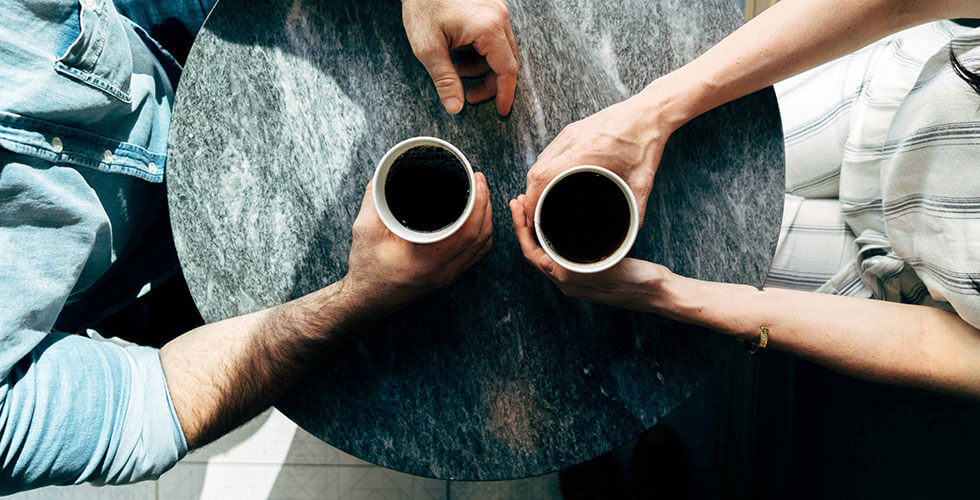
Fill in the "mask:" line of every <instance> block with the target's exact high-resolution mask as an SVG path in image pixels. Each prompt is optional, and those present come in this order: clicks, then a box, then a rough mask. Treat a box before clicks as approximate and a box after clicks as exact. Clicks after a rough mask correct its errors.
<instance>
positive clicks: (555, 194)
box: [540, 172, 630, 264]
mask: <svg viewBox="0 0 980 500" xmlns="http://www.w3.org/2000/svg"><path fill="white" fill-rule="evenodd" d="M540 217H541V219H540V220H541V232H542V233H543V234H544V236H545V238H546V239H547V241H546V242H542V243H543V244H546V245H549V246H550V247H551V249H552V250H554V251H555V253H557V254H558V255H561V256H562V257H564V258H566V259H568V260H570V261H572V262H576V263H580V264H589V263H593V262H598V261H600V260H603V259H605V258H606V257H609V256H610V255H612V254H613V253H614V252H615V251H616V250H617V249H618V248H619V247H620V245H622V243H623V241H624V240H625V239H626V236H627V233H628V232H629V228H630V205H629V201H628V200H627V198H626V195H624V194H623V191H622V190H621V189H620V188H619V186H618V185H616V183H615V182H613V181H612V180H611V179H609V178H608V177H606V176H603V175H599V174H597V173H594V172H577V173H574V174H571V175H569V176H568V177H565V178H564V179H561V180H560V181H558V182H557V183H556V184H555V185H554V186H552V187H551V190H550V191H549V192H548V193H547V195H546V196H545V198H544V201H543V202H542V204H541V214H540Z"/></svg>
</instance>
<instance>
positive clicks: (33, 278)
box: [0, 149, 187, 494]
mask: <svg viewBox="0 0 980 500" xmlns="http://www.w3.org/2000/svg"><path fill="white" fill-rule="evenodd" d="M87 175H91V173H88V174H87ZM97 175H99V176H106V175H111V174H102V173H97ZM109 179H116V178H115V177H109ZM119 179H123V177H119ZM127 180H128V179H127ZM135 182H139V181H135ZM100 190H101V191H103V192H116V191H112V190H108V189H106V188H105V187H104V186H96V185H94V184H92V183H91V182H90V181H88V180H87V178H86V176H85V175H82V173H81V172H80V171H79V170H77V169H76V168H72V167H64V166H56V165H51V164H50V163H47V162H45V161H43V160H38V159H35V158H30V157H26V156H23V155H15V154H12V153H9V152H4V151H2V149H0V256H2V258H0V494H3V493H10V492H14V491H20V490H24V489H30V488H36V487H40V486H46V485H52V484H77V483H82V482H96V483H107V484H113V483H125V482H132V481H139V480H142V479H151V478H155V477H157V476H159V475H160V474H161V473H163V472H164V471H166V470H167V469H169V468H170V467H172V466H173V464H175V463H176V462H177V460H179V459H180V458H182V457H183V456H184V455H185V454H186V452H187V446H186V443H185V441H184V437H183V432H182V431H181V429H180V424H179V422H178V421H177V417H176V412H175V411H174V408H173V404H172V402H171V400H170V396H169V392H168V390H167V384H166V379H165V378H164V374H163V370H162V367H161V364H160V358H159V355H158V353H157V351H156V350H154V349H148V348H142V347H136V346H134V347H121V346H119V345H116V344H113V343H109V342H100V341H96V340H92V339H89V338H87V337H80V336H74V335H59V334H54V333H50V332H51V328H52V327H53V325H54V323H55V320H56V319H57V317H58V314H59V312H60V311H61V309H62V308H63V306H64V304H65V302H66V300H67V299H68V298H69V297H70V296H71V295H72V293H73V291H76V290H77V289H80V288H85V287H86V282H92V281H94V280H96V279H97V278H98V276H100V275H102V274H104V272H105V271H106V269H108V267H110V266H111V265H112V264H113V262H114V260H115V256H116V251H115V249H116V248H117V246H116V245H114V244H113V241H112V240H113V234H114V231H113V223H112V221H111V219H110V217H109V216H108V215H107V213H106V209H105V207H104V206H103V204H102V203H101V202H100V198H99V195H98V191H100ZM118 233H125V231H123V230H122V229H120V231H119V232H118ZM118 235H119V234H116V236H118Z"/></svg>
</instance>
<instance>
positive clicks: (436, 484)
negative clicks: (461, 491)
mask: <svg viewBox="0 0 980 500" xmlns="http://www.w3.org/2000/svg"><path fill="white" fill-rule="evenodd" d="M334 469H335V470H336V471H337V472H338V495H339V496H338V497H337V498H341V499H345V500H346V499H350V500H368V499H371V500H373V499H378V500H443V499H445V498H446V481H441V480H438V479H429V478H424V477H417V476H411V475H409V474H404V473H401V472H396V471H393V470H390V469H384V468H382V467H374V466H372V467H334Z"/></svg>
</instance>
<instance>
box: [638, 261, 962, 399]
mask: <svg viewBox="0 0 980 500" xmlns="http://www.w3.org/2000/svg"><path fill="white" fill-rule="evenodd" d="M664 290H665V292H664V293H663V294H662V295H660V296H658V297H655V298H653V299H652V300H653V302H654V304H655V310H658V311H659V312H662V313H664V314H666V315H668V316H671V317H673V318H675V319H678V320H681V321H685V322H689V323H694V324H698V325H701V326H705V327H708V328H711V329H713V330H717V331H720V332H723V333H727V334H729V335H733V336H736V337H739V338H742V339H745V340H758V338H759V334H760V327H762V326H766V327H768V328H769V332H770V333H769V347H770V348H775V349H780V350H783V351H787V352H790V353H793V354H796V355H798V356H801V357H804V358H807V359H810V360H812V361H814V362H817V363H820V364H822V365H824V366H827V367H829V368H832V369H834V370H837V371H840V372H843V373H847V374H849V375H853V376H856V377H860V378H864V379H869V380H875V381H879V382H887V383H893V384H901V385H911V386H919V387H927V388H930V389H934V390H939V391H944V392H952V393H957V394H962V395H969V396H971V397H974V398H977V397H980V331H978V330H977V329H975V328H973V327H972V326H970V325H969V324H968V323H966V322H965V321H963V320H962V319H961V318H959V317H958V316H957V315H956V314H953V313H950V312H947V311H943V310H940V309H936V308H932V307H925V306H917V305H910V304H898V303H894V302H884V301H878V300H868V299H859V298H854V297H840V296H834V295H826V294H817V293H808V292H799V291H792V290H780V289H767V290H762V291H760V290H756V289H755V288H753V287H750V286H745V285H731V284H724V283H708V282H703V281H698V280H693V279H689V278H682V277H675V278H671V279H670V280H669V284H668V285H666V286H665V287H664ZM668 302H669V304H668Z"/></svg>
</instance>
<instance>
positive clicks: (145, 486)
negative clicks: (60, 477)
mask: <svg viewBox="0 0 980 500" xmlns="http://www.w3.org/2000/svg"><path fill="white" fill-rule="evenodd" d="M3 498H4V500H154V499H156V498H157V485H156V482H155V481H144V482H142V483H136V484H127V485H123V486H92V485H88V484H83V485H79V486H51V487H48V488H39V489H36V490H31V491H25V492H23V493H15V494H13V495H10V496H6V497H3Z"/></svg>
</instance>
